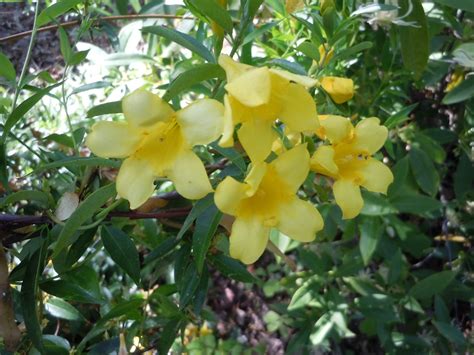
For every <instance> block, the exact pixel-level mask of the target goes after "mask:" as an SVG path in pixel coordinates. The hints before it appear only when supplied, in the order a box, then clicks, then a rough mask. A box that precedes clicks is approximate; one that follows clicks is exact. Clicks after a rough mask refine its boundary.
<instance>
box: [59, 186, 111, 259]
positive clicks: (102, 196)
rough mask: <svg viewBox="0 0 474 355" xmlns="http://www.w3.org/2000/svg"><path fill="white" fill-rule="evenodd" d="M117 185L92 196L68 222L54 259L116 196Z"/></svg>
mask: <svg viewBox="0 0 474 355" xmlns="http://www.w3.org/2000/svg"><path fill="white" fill-rule="evenodd" d="M115 194H116V191H115V184H109V185H106V186H103V187H101V188H100V189H98V190H96V191H94V192H93V193H92V194H90V195H89V196H88V197H87V198H86V199H85V200H84V201H83V202H82V203H80V204H79V207H77V209H76V210H75V211H74V213H73V214H72V215H71V217H70V218H69V219H68V220H67V222H66V224H65V225H64V227H63V229H62V230H61V233H60V234H59V237H58V240H57V241H56V245H55V246H54V251H53V258H54V257H55V256H57V255H58V254H59V253H60V252H62V251H63V250H64V249H65V248H67V247H69V245H71V243H72V242H73V237H74V233H75V232H76V231H77V229H78V228H79V227H80V226H82V224H83V223H84V222H86V221H87V220H88V219H90V218H91V217H92V216H93V215H94V213H95V212H96V211H97V210H98V209H99V208H100V207H101V206H102V205H103V204H104V203H106V202H107V201H108V200H109V199H110V198H111V197H113V196H115Z"/></svg>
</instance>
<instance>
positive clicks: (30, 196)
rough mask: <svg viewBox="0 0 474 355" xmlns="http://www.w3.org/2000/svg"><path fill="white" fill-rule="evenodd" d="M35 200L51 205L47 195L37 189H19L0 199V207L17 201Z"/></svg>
mask: <svg viewBox="0 0 474 355" xmlns="http://www.w3.org/2000/svg"><path fill="white" fill-rule="evenodd" d="M23 200H25V201H37V202H40V203H42V204H44V205H46V206H51V204H52V201H51V198H50V197H49V195H48V194H47V193H46V192H44V191H39V190H21V191H17V192H14V193H12V194H10V195H7V196H5V197H4V198H1V199H0V209H1V208H3V207H5V206H7V205H11V204H14V203H16V202H19V201H23Z"/></svg>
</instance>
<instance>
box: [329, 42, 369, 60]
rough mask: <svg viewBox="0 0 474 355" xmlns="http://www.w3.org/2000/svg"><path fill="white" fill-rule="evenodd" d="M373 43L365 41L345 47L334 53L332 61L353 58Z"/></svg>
mask: <svg viewBox="0 0 474 355" xmlns="http://www.w3.org/2000/svg"><path fill="white" fill-rule="evenodd" d="M373 45H374V44H373V43H372V42H369V41H366V42H361V43H359V44H356V45H355V46H352V47H350V48H346V49H344V50H343V51H341V52H340V53H338V54H336V55H335V56H334V57H333V59H332V61H333V62H334V61H338V60H342V59H346V58H353V57H354V56H355V55H356V54H357V53H359V52H362V51H365V50H367V49H370V48H372V46H373Z"/></svg>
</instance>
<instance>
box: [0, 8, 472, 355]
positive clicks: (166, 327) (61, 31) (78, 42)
mask: <svg viewBox="0 0 474 355" xmlns="http://www.w3.org/2000/svg"><path fill="white" fill-rule="evenodd" d="M38 4H39V2H38ZM24 11H30V12H31V16H33V15H32V14H33V13H34V14H35V19H36V21H35V29H36V28H37V27H40V26H44V25H52V24H54V25H57V27H56V28H57V31H56V32H54V33H52V32H50V33H52V35H51V37H57V38H58V41H59V42H58V48H59V49H58V51H59V52H60V54H61V57H62V59H61V61H60V62H59V63H57V68H55V69H56V70H51V71H50V72H51V73H52V74H51V73H50V72H48V71H46V70H43V69H44V68H35V69H34V70H30V69H29V68H30V64H31V61H30V57H31V55H33V56H34V46H33V45H32V46H30V47H29V48H28V55H27V58H26V60H25V63H24V65H23V66H22V68H20V67H19V65H18V63H17V62H16V60H14V59H13V58H9V50H8V49H9V47H8V46H9V45H8V43H6V44H4V43H3V42H2V40H1V39H0V49H1V50H2V52H3V53H0V84H1V85H2V86H1V87H0V94H1V96H0V115H1V116H2V118H1V121H0V122H2V124H1V137H0V179H1V180H0V181H1V186H0V192H1V194H2V196H1V199H0V208H1V211H2V213H1V214H0V239H1V241H2V243H3V245H4V246H5V249H3V248H2V249H0V295H2V297H1V299H0V310H6V311H5V313H3V311H2V315H3V314H5V315H6V316H4V317H3V316H2V318H1V319H0V338H3V342H2V343H1V345H0V349H2V350H1V351H2V353H9V351H14V349H16V351H17V352H18V353H32V354H35V353H38V352H39V353H46V354H50V353H51V354H56V353H61V354H63V353H69V352H70V351H73V352H75V353H82V352H90V353H98V352H102V353H114V352H115V353H121V354H123V353H127V352H128V351H129V352H131V353H133V352H140V351H142V352H143V351H145V350H156V351H157V352H158V353H160V354H161V353H167V352H168V351H172V352H176V353H181V352H189V353H196V354H201V353H211V352H217V353H227V352H230V353H254V352H258V353H265V351H267V352H277V351H279V352H283V351H284V352H286V353H310V352H312V351H315V350H320V351H323V352H332V351H341V352H346V351H354V352H360V353H371V352H374V353H375V352H388V353H402V352H409V353H413V352H417V351H418V352H423V353H429V352H431V351H432V350H431V349H437V352H440V353H468V352H471V351H472V350H473V344H472V343H473V338H474V335H473V333H472V310H471V307H470V305H469V303H470V302H472V300H473V297H474V294H473V279H472V265H473V263H474V259H473V256H472V253H471V252H472V245H471V243H472V240H471V239H472V235H473V230H474V225H473V222H472V208H473V206H472V198H473V176H474V171H473V165H472V137H473V122H474V90H473V87H474V85H473V76H472V73H473V68H474V25H473V24H474V12H473V8H472V6H471V1H470V0H442V1H441V0H435V1H434V2H422V1H421V0H411V1H400V2H398V1H393V0H392V1H386V3H384V4H378V3H367V2H365V1H359V0H346V1H339V0H334V1H333V0H325V1H323V0H318V1H311V2H307V3H303V2H301V1H287V2H286V3H284V2H282V1H281V0H269V1H266V2H263V1H259V0H242V1H241V2H240V1H231V2H228V3H227V2H226V1H214V0H193V1H191V0H190V1H185V4H184V5H169V4H168V3H166V2H163V1H159V0H158V1H154V0H151V1H142V2H139V1H127V0H125V1H123V0H122V1H117V2H110V1H105V2H99V1H85V0H72V1H71V0H62V1H58V2H47V3H46V5H45V7H44V8H41V7H40V6H39V5H36V4H35V8H32V9H28V8H25V9H24ZM124 14H128V15H130V16H128V17H127V18H126V19H122V21H116V20H114V21H115V22H114V21H112V20H111V19H110V18H109V16H119V15H124ZM156 14H166V15H167V16H161V17H160V16H156ZM68 16H69V17H68ZM71 18H72V19H73V21H75V20H79V21H77V22H76V23H75V25H74V26H70V27H67V26H60V24H61V23H63V22H64V20H65V19H71ZM38 36H39V34H35V33H33V36H32V38H31V41H32V43H34V41H35V39H36V38H38ZM221 53H226V54H230V55H231V56H233V57H234V59H238V60H239V61H240V63H244V64H248V65H252V66H255V67H263V66H268V67H270V68H273V69H281V70H286V71H288V72H290V73H293V74H298V75H303V76H309V77H311V78H312V79H311V80H313V79H318V80H319V81H320V84H321V85H320V86H319V85H317V86H316V87H313V88H311V89H309V92H310V94H311V95H312V97H313V99H314V102H316V105H317V111H318V114H319V115H320V116H321V120H320V121H321V122H323V121H325V120H324V119H323V115H337V116H344V117H348V118H350V120H351V121H353V123H354V126H355V125H356V123H358V122H364V119H365V120H366V118H367V117H378V118H379V119H380V122H381V123H382V124H383V125H384V126H385V127H387V128H388V137H389V138H388V139H387V141H386V142H385V144H384V147H383V148H382V149H381V150H380V151H378V152H375V151H374V152H371V154H372V153H373V154H374V157H375V159H378V160H380V161H383V162H384V163H385V164H386V165H387V166H389V167H390V168H391V170H392V172H393V176H394V180H393V183H392V184H391V185H390V186H389V189H388V192H387V194H386V195H383V194H377V193H374V192H370V191H367V190H364V189H362V197H363V204H364V205H363V207H362V210H361V212H360V214H358V215H357V216H356V217H355V218H353V219H343V213H342V211H341V209H340V207H339V206H337V205H336V204H335V203H334V195H333V192H332V184H333V180H332V179H331V177H332V176H331V175H330V174H324V173H321V170H318V169H313V170H316V171H313V172H310V173H309V176H308V177H307V178H306V180H305V182H304V183H303V185H302V187H301V189H300V190H299V192H298V197H299V198H301V199H303V200H305V201H310V202H311V204H313V205H314V206H317V208H318V210H319V212H320V213H321V215H322V218H323V220H324V228H323V229H322V230H321V231H319V232H318V233H317V234H316V240H315V241H313V242H311V243H301V242H299V241H295V240H291V239H289V238H288V237H287V236H286V235H285V234H283V233H282V231H278V230H277V229H272V230H271V231H270V232H269V233H270V241H271V243H270V244H269V246H268V248H267V252H265V254H264V255H263V257H262V258H260V259H259V261H257V262H256V263H255V264H253V265H251V266H246V265H244V264H242V263H241V262H240V261H238V260H236V259H234V258H232V257H231V256H230V254H229V237H228V236H229V233H230V232H229V230H230V229H231V225H232V222H233V220H232V218H230V217H229V215H228V214H222V212H221V211H219V209H218V208H217V207H220V206H217V207H216V204H215V202H214V196H213V194H212V193H211V194H209V195H207V196H206V197H204V198H200V199H197V200H195V201H191V200H187V199H185V198H183V197H182V196H181V195H179V194H178V193H177V192H176V191H175V187H174V185H173V184H172V183H170V182H169V181H168V180H166V179H164V178H159V179H157V180H156V191H155V193H154V195H153V197H151V198H150V199H148V200H147V201H146V203H145V204H143V205H141V206H140V207H139V208H138V209H137V210H130V208H129V204H128V202H127V201H126V200H125V199H122V198H116V187H115V183H114V181H115V179H116V176H117V171H118V169H119V168H120V167H121V164H122V160H121V159H105V158H104V157H98V156H95V155H94V154H92V153H91V151H90V150H89V148H90V147H88V146H87V145H86V144H85V140H86V137H87V136H88V134H89V132H91V129H92V126H93V124H94V123H96V122H99V121H104V120H112V121H120V120H123V114H122V111H124V110H123V107H122V104H121V102H122V98H123V97H125V96H126V95H128V94H129V93H131V92H134V91H135V89H138V88H145V89H147V90H148V91H152V92H155V93H159V94H160V96H161V97H162V98H163V99H164V100H165V101H167V102H168V103H169V104H170V105H171V106H172V107H173V109H175V110H176V111H177V110H180V109H182V108H184V107H187V106H188V105H189V104H190V103H191V102H196V101H197V100H199V99H202V98H209V97H210V98H214V99H216V100H218V101H220V102H223V101H224V95H225V94H226V89H225V84H226V79H228V76H226V72H225V71H224V70H223V68H222V66H220V65H219V64H221V65H222V63H221V61H219V55H220V54H221ZM33 59H36V60H39V59H40V58H33ZM223 67H224V69H226V68H225V66H223ZM58 68H59V70H58ZM58 72H59V73H61V74H57V73H58ZM227 75H228V73H227ZM331 77H347V78H350V79H352V80H353V83H354V87H355V89H354V90H353V89H352V87H351V86H350V85H349V84H347V82H345V83H346V84H344V85H343V86H344V87H343V89H338V90H336V91H337V92H336V93H334V92H333V91H332V90H333V89H334V85H333V83H332V82H331V84H330V85H331V86H328V85H329V84H327V85H326V84H324V82H325V81H324V80H323V78H331ZM292 82H294V80H293V81H292ZM326 83H328V81H327V79H326ZM255 84H258V83H255ZM334 90H335V89H334ZM227 91H228V90H227ZM354 91H355V94H354ZM341 92H342V96H340V95H341ZM348 93H349V94H348ZM352 95H353V97H352ZM341 97H342V98H341ZM366 122H367V121H366ZM349 125H350V124H349ZM323 126H324V125H323ZM350 126H351V127H352V125H350ZM237 128H239V127H237ZM274 129H275V132H276V135H277V136H278V137H279V139H280V140H279V142H280V143H279V144H280V145H279V147H277V148H276V149H274V153H272V155H271V157H270V159H273V158H275V157H276V155H278V154H280V152H279V151H278V149H280V150H281V151H288V152H289V151H291V150H288V149H289V148H291V147H292V146H293V145H294V144H295V141H294V139H293V138H294V137H293V138H292V136H291V134H290V133H292V132H288V131H285V130H284V125H281V124H278V125H277V126H275V127H274ZM275 132H274V133H275ZM306 133H307V132H306ZM310 133H311V134H305V135H301V134H299V135H297V137H296V138H297V140H298V139H301V140H302V141H303V142H304V143H306V147H307V149H308V151H309V152H310V153H311V154H312V155H313V153H314V152H315V151H317V149H318V148H319V147H321V146H323V145H324V144H323V143H322V142H323V139H325V137H324V134H322V133H321V132H319V134H318V137H316V136H315V135H314V133H316V131H315V132H310ZM260 138H261V137H260ZM331 143H334V142H331ZM243 145H245V144H243ZM244 148H245V147H244ZM293 149H295V148H293ZM246 150H247V149H245V150H243V149H241V147H240V146H238V145H234V146H232V147H225V148H224V147H222V146H220V145H219V144H218V142H217V141H215V142H213V143H211V144H206V145H196V146H195V147H194V148H193V150H192V152H194V153H195V154H196V155H197V156H198V157H199V158H200V159H201V160H202V161H203V162H204V164H205V166H206V170H207V173H208V174H209V177H210V181H211V183H212V186H213V188H216V186H218V185H219V183H221V181H223V180H224V181H225V179H226V178H228V179H229V177H232V178H235V179H237V180H238V181H239V182H240V181H244V179H245V177H246V176H247V173H248V170H249V169H251V167H252V164H251V161H250V159H249V158H248V157H247V153H246ZM356 154H358V153H356ZM369 155H370V154H369ZM130 184H131V186H132V187H133V181H131V183H130ZM334 185H335V184H334ZM357 188H358V187H357ZM334 193H335V194H336V193H337V192H336V191H335V192H334ZM122 197H123V196H122ZM336 198H337V196H336ZM350 201H352V200H351V199H350ZM224 212H226V211H224ZM356 214H357V213H356ZM345 217H347V216H345ZM313 234H314V233H313ZM4 250H5V252H4ZM4 253H6V254H7V256H8V259H6V258H4V257H3V254H4ZM233 255H234V256H235V254H233ZM239 258H240V259H241V260H244V259H245V258H244V257H239ZM7 260H8V265H7ZM244 261H245V260H244ZM8 271H9V281H8V282H6V281H4V280H6V279H7V276H8V275H7V274H8ZM223 279H225V280H226V281H223ZM9 284H10V286H11V287H9ZM222 285H226V286H225V287H224V286H222ZM216 295H217V296H216ZM249 295H250V296H249ZM245 297H247V298H252V297H255V298H256V299H257V298H258V299H262V300H264V306H262V305H257V306H255V307H254V308H255V309H253V310H247V311H248V312H251V311H252V312H253V311H255V310H257V312H256V313H252V314H251V316H250V313H249V314H248V315H247V318H245V313H244V315H240V318H242V319H244V320H242V319H240V318H239V312H244V311H242V309H241V308H239V307H243V306H242V304H244V303H245V302H246V300H245ZM216 299H218V300H219V302H217V301H216ZM225 302H228V303H229V304H228V305H227V306H226V307H227V308H225V307H224V309H217V306H216V305H217V304H223V303H225ZM235 310H237V311H235ZM234 311H235V312H234ZM232 312H234V313H232ZM11 313H14V318H15V320H16V322H15V320H13V317H12V316H11ZM223 313H225V314H228V315H229V314H233V315H234V316H235V318H234V319H231V317H230V316H228V318H227V317H226V318H225V319H222V314H223ZM259 317H260V318H259ZM245 319H246V320H245ZM257 321H260V322H264V331H262V333H265V337H263V336H261V337H256V338H251V339H249V337H251V336H254V335H255V334H254V333H252V329H253V328H254V327H256V324H257ZM222 323H224V324H225V323H227V324H229V325H230V326H228V327H229V328H232V325H234V328H233V329H231V330H227V331H223V330H221V327H220V326H221V325H222ZM18 324H19V327H17V325H18ZM18 328H19V329H20V330H21V332H22V337H21V341H18V338H19V335H18ZM224 328H225V327H224ZM269 338H270V339H279V341H280V343H279V344H280V345H279V346H280V347H279V348H277V349H275V348H272V344H271V341H270V340H268V339H269ZM265 339H266V340H265ZM258 344H259V346H256V345H258ZM170 349H171V350H170Z"/></svg>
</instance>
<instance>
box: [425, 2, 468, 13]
mask: <svg viewBox="0 0 474 355" xmlns="http://www.w3.org/2000/svg"><path fill="white" fill-rule="evenodd" d="M434 2H436V3H438V4H441V5H446V6H449V7H452V8H453V9H456V10H464V11H469V12H474V2H473V1H472V0H434Z"/></svg>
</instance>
